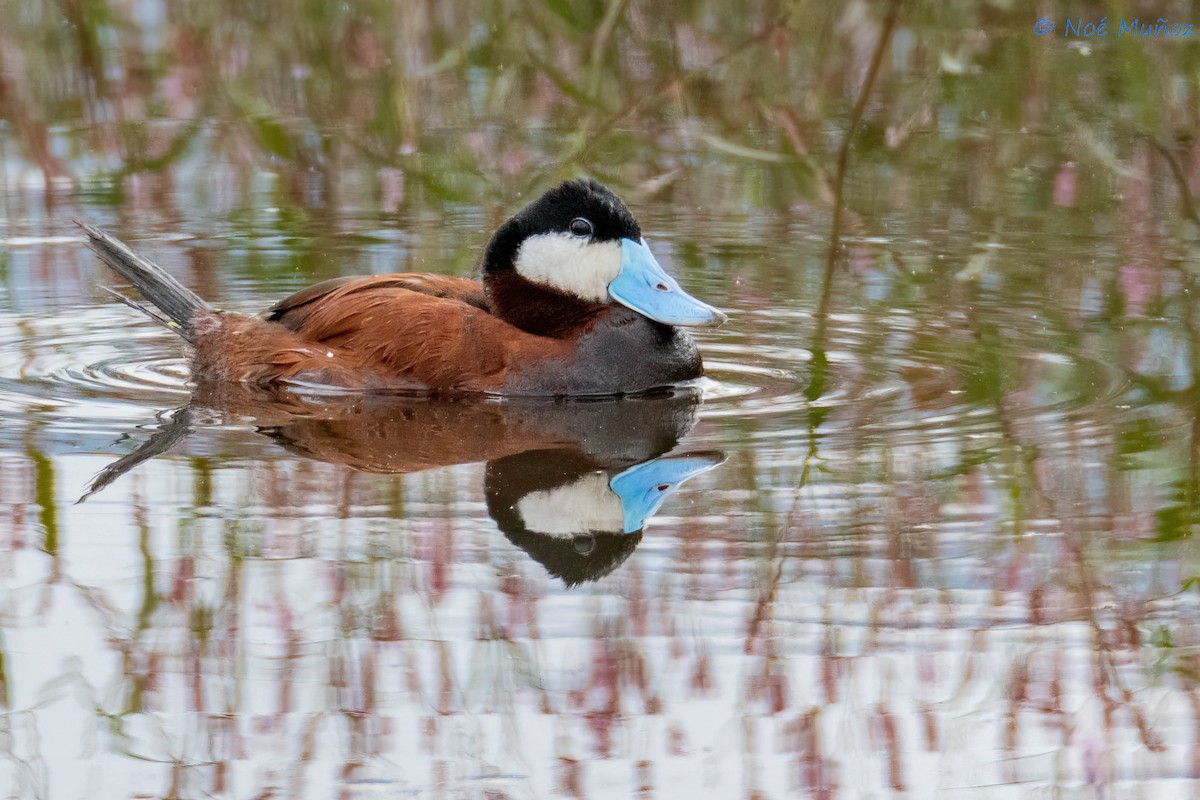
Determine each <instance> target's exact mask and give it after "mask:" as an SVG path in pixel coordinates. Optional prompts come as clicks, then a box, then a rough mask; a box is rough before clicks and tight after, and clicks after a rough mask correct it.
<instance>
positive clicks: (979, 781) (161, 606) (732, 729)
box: [0, 2, 1200, 798]
mask: <svg viewBox="0 0 1200 800" xmlns="http://www.w3.org/2000/svg"><path fill="white" fill-rule="evenodd" d="M68 5H71V4H68ZM737 5H738V12H739V13H737V14H733V13H732V12H731V11H728V9H727V8H726V5H721V7H720V9H718V6H717V4H712V3H704V2H701V3H694V4H679V5H678V6H668V5H666V4H658V3H649V4H644V5H643V4H639V3H632V4H629V5H628V7H623V6H621V4H617V5H616V6H613V8H614V9H616V11H614V12H612V14H611V15H606V14H605V13H603V8H604V7H602V6H599V5H597V6H596V7H595V8H593V7H592V6H591V5H587V4H570V3H551V2H547V3H545V4H544V7H543V6H524V5H523V6H521V7H520V8H516V7H513V8H510V7H509V6H508V4H505V3H493V2H451V3H429V4H415V5H412V6H411V8H410V7H409V6H403V7H402V6H396V7H392V6H386V7H385V6H379V7H376V6H375V5H368V6H363V7H362V8H357V9H351V8H349V7H346V8H341V7H339V8H338V9H334V8H333V7H329V8H326V7H325V5H324V4H316V5H314V6H312V7H310V8H305V9H304V10H303V12H302V13H294V14H274V16H273V15H272V14H273V12H278V11H280V9H275V8H274V4H272V3H267V4H265V5H264V4H255V5H254V6H253V7H252V8H251V7H247V9H235V8H233V7H229V8H221V9H217V8H216V7H213V8H211V9H210V8H209V7H208V6H200V5H195V6H193V5H192V4H183V5H182V6H179V7H178V8H176V7H175V6H171V7H170V8H168V7H167V6H166V5H161V6H160V5H158V4H155V3H139V4H136V7H127V6H122V5H119V4H118V5H106V4H103V3H82V4H78V5H77V6H76V5H71V10H70V12H69V13H66V14H65V16H66V18H67V19H66V21H64V19H63V14H64V12H62V11H61V10H60V9H59V8H58V7H46V8H43V7H41V6H40V5H35V4H25V3H16V2H9V3H8V4H5V5H0V10H2V12H3V13H4V14H6V15H8V18H9V19H10V21H13V25H12V26H8V25H5V26H0V28H3V32H0V50H3V51H4V53H5V54H6V55H5V59H6V60H5V61H4V66H3V69H2V70H0V78H2V79H3V88H4V89H5V92H4V93H0V119H2V120H4V122H3V124H2V126H0V165H2V166H0V182H2V186H3V195H2V196H3V201H2V202H3V204H2V205H0V211H2V213H0V423H2V424H0V541H2V542H3V545H2V546H0V587H3V591H0V626H2V629H3V634H2V638H0V706H2V713H0V724H2V725H3V728H4V735H3V737H0V749H2V750H3V754H4V755H5V757H6V758H5V759H4V760H3V761H0V764H2V766H0V786H2V787H4V788H5V790H6V791H7V793H8V794H9V795H11V796H16V797H53V798H59V797H64V798H65V797H83V796H113V797H159V796H161V797H212V796H236V797H314V798H317V797H321V798H324V797H333V796H341V797H355V798H357V797H481V798H485V797H486V798H497V797H531V798H533V797H627V796H638V795H641V796H646V797H680V796H683V797H748V798H767V797H785V796H812V797H880V796H889V795H893V794H896V795H899V794H903V795H905V796H916V797H935V796H938V797H940V796H948V797H1029V796H1043V795H1045V796H1049V795H1054V796H1067V797H1075V796H1080V797H1082V796H1087V797H1096V796H1142V795H1145V796H1154V797H1173V796H1177V797H1188V796H1191V795H1193V794H1194V793H1195V792H1196V791H1197V790H1198V789H1200V739H1197V734H1196V731H1197V730H1198V729H1200V694H1198V691H1200V690H1198V685H1197V679H1198V677H1200V671H1198V662H1197V657H1196V652H1197V651H1196V647H1197V646H1198V644H1200V628H1198V626H1197V611H1198V610H1200V609H1198V605H1200V598H1198V596H1197V590H1198V588H1200V552H1197V549H1196V544H1195V542H1194V540H1193V531H1194V529H1195V525H1196V521H1197V519H1198V514H1200V508H1198V504H1200V439H1198V433H1200V431H1198V429H1197V401H1198V400H1200V394H1197V391H1198V390H1197V380H1196V378H1197V376H1198V375H1200V351H1198V349H1197V347H1198V345H1200V338H1198V337H1200V321H1198V318H1197V307H1196V304H1197V302H1198V299H1200V295H1198V294H1197V291H1196V288H1197V287H1196V286H1195V285H1194V284H1195V280H1196V279H1195V275H1196V272H1197V266H1198V265H1197V262H1196V231H1197V229H1196V226H1195V212H1194V210H1192V205H1191V204H1192V203H1194V202H1195V201H1192V200H1191V199H1190V192H1189V190H1188V188H1187V187H1188V183H1189V181H1190V182H1191V185H1193V186H1195V185H1197V181H1200V176H1197V174H1196V165H1200V152H1197V150H1196V145H1195V142H1196V141H1200V140H1198V139H1197V137H1196V136H1195V125H1196V120H1195V114H1194V111H1195V107H1196V106H1195V102H1194V98H1195V93H1196V91H1197V88H1198V87H1197V78H1196V74H1197V73H1196V71H1195V53H1196V51H1195V46H1194V44H1191V43H1188V42H1185V43H1179V44H1170V43H1163V42H1157V41H1149V40H1147V41H1138V42H1133V43H1131V42H1129V41H1127V40H1126V39H1121V40H1119V41H1117V40H1115V39H1106V40H1104V41H1099V40H1096V41H1094V42H1091V43H1089V44H1088V45H1087V46H1086V47H1083V46H1080V45H1079V43H1072V42H1069V41H1066V40H1063V39H1062V38H1058V39H1054V38H1053V37H1051V38H1040V37H1035V36H1034V35H1033V34H1032V33H1031V32H1030V30H1029V28H1030V25H1031V24H1032V23H1033V21H1034V19H1033V17H1030V18H1029V19H1026V16H1027V15H1026V14H1025V13H1024V12H1022V11H1020V10H1016V9H1007V8H1004V7H1002V6H1001V5H999V4H998V5H991V4H980V5H978V6H974V5H971V4H965V3H964V4H952V5H953V6H954V8H952V9H944V8H942V7H941V5H940V4H932V3H931V4H922V3H912V4H908V6H906V9H905V11H904V13H903V14H902V16H901V18H900V21H899V23H898V25H897V28H896V31H895V33H894V35H893V38H892V41H891V45H890V47H889V48H888V50H887V55H886V57H885V58H884V60H883V62H882V67H881V70H880V73H879V77H878V79H877V81H876V84H875V87H874V88H873V90H872V92H871V95H870V100H871V101H870V102H869V103H868V104H867V106H866V108H865V112H864V117H863V127H862V130H861V131H860V132H859V134H858V136H857V138H856V139H855V147H854V148H853V149H852V150H851V157H850V160H849V165H850V166H849V171H848V173H847V179H846V185H845V192H844V197H842V200H843V202H844V205H845V209H846V210H845V213H844V215H843V220H842V222H841V224H840V226H839V227H840V230H839V232H838V233H839V240H840V246H839V247H838V248H837V249H836V250H835V258H834V260H833V261H832V265H831V262H830V259H829V255H830V242H831V240H832V237H833V229H832V226H833V222H834V220H833V213H832V212H833V207H834V205H835V204H836V202H837V198H836V194H837V192H836V182H835V180H834V175H835V168H834V165H835V163H836V158H837V148H838V147H839V145H840V142H841V141H842V136H843V134H844V133H845V131H846V130H847V129H848V127H849V120H850V118H851V115H852V107H853V105H854V101H855V100H856V98H857V92H858V91H859V88H860V87H861V85H862V78H863V75H864V73H865V72H866V70H867V66H868V64H869V61H870V58H871V55H872V52H873V49H874V46H875V43H876V41H877V39H878V35H879V32H880V30H881V27H882V25H883V9H879V8H875V7H874V6H868V5H866V4H849V5H846V6H845V7H842V6H841V5H840V4H838V5H836V6H828V7H827V6H826V4H819V3H814V4H800V5H799V6H797V7H795V8H794V9H792V10H791V11H790V12H778V13H777V11H776V10H775V9H773V8H772V7H768V6H767V5H763V6H759V5H757V4H751V3H746V4H737ZM831 9H832V10H831ZM598 10H599V11H598ZM593 12H596V13H593ZM1064 13H1065V12H1064ZM260 16H261V18H260ZM463 19H470V20H474V21H475V23H474V24H472V25H468V26H465V27H464V25H463V24H462V20H463ZM1063 19H1065V17H1064V18H1063ZM272 20H274V21H272ZM1062 21H1063V20H1062V19H1060V20H1059V22H1060V28H1061V23H1062ZM548 42H557V43H559V45H560V46H558V47H551V46H550V45H548V44H547V43H548ZM835 44H836V45H837V46H836V47H834V45H835ZM17 60H22V65H21V66H18V65H17ZM582 173H586V174H592V175H596V176H598V177H600V178H602V179H604V180H606V181H607V182H609V183H610V184H611V185H612V186H613V187H614V188H615V189H616V190H617V191H618V192H619V193H621V194H622V195H623V196H624V197H625V198H626V199H627V201H628V202H629V204H630V206H631V207H632V208H633V210H634V213H635V214H636V215H637V216H638V218H639V219H640V221H641V223H642V227H643V229H644V230H645V232H646V237H647V239H648V241H649V242H650V244H651V246H652V247H653V249H654V251H655V253H656V255H657V256H658V258H659V260H660V261H661V262H662V263H663V264H664V265H665V266H666V267H667V268H668V269H669V270H671V271H672V272H673V273H674V274H675V275H677V276H678V277H679V278H680V281H681V283H682V284H683V285H684V286H685V287H686V288H687V289H688V290H689V291H691V292H692V293H694V294H695V295H697V296H698V297H701V298H703V299H705V300H706V301H708V302H711V303H713V304H715V305H717V306H719V307H721V308H723V309H727V310H729V311H730V313H731V315H732V319H731V321H730V323H728V324H727V325H726V326H725V327H723V328H721V329H719V330H715V331H703V332H701V333H699V334H698V338H699V341H700V347H701V350H702V352H703V354H704V358H705V363H706V365H707V368H708V378H707V379H705V380H704V381H702V382H701V383H700V384H699V385H698V386H696V387H692V389H691V390H690V391H688V392H680V393H677V394H676V395H674V396H671V397H658V398H647V399H644V400H638V401H636V402H625V403H614V402H605V403H588V404H574V405H573V404H561V403H559V404H555V403H549V404H537V403H534V404H520V403H517V404H514V403H503V402H488V403H431V402H429V401H426V400H421V399H419V398H361V397H330V396H325V395H320V394H318V393H312V392H303V391H302V392H297V393H295V394H294V395H293V396H291V397H287V398H279V397H276V398H272V399H270V400H267V399H264V398H263V397H261V396H255V395H252V394H249V393H240V392H223V391H220V390H212V389H211V388H206V387H195V386H193V385H192V384H191V383H190V376H189V371H188V367H187V361H186V357H185V354H184V353H183V351H182V349H181V347H180V343H179V341H178V340H177V339H175V338H174V337H173V335H172V334H171V333H170V332H169V331H165V330H162V329H160V328H158V327H156V326H155V325H154V324H153V323H151V322H150V321H148V320H146V319H143V318H140V317H139V316H138V315H137V314H136V313H135V312H134V311H132V310H130V309H128V308H126V307H124V306H121V305H119V304H117V303H115V302H113V301H112V299H111V298H110V297H109V296H108V295H107V294H105V293H104V292H103V291H101V290H100V289H99V288H98V286H99V285H101V284H115V283H116V280H115V279H114V278H112V277H111V276H110V275H108V274H106V273H105V270H104V268H103V266H102V265H101V264H100V263H99V262H98V261H96V260H95V259H94V258H93V257H92V256H91V255H90V254H88V253H87V252H86V250H85V249H84V247H83V246H82V237H81V236H80V235H79V233H78V231H77V229H76V228H75V227H74V226H73V225H72V223H71V220H72V219H73V218H83V219H87V220H89V221H92V222H94V223H96V224H98V225H101V226H103V227H106V228H108V229H110V230H112V231H113V232H114V233H115V234H117V235H119V236H121V237H122V238H125V239H127V240H128V241H130V242H131V243H133V244H134V245H135V246H136V247H137V248H138V249H139V250H141V251H142V252H144V253H145V254H146V255H148V256H150V257H152V258H153V259H155V260H156V261H158V262H159V263H161V264H163V265H164V266H166V267H167V268H169V269H170V270H171V271H172V272H173V273H174V274H176V275H177V276H179V277H180V279H181V280H183V281H185V282H186V283H187V284H188V285H190V286H192V287H193V288H195V289H196V290H197V291H198V292H200V293H201V294H202V295H203V296H205V297H206V298H207V299H209V300H210V301H212V302H213V303H214V304H216V305H219V306H221V307H223V308H229V309H233V310H240V311H257V310H260V309H262V308H264V307H266V306H268V305H270V304H271V303H272V302H274V301H275V300H276V299H278V298H280V297H282V296H285V295H286V294H288V293H290V292H292V291H295V290H296V289H298V288H301V287H303V286H305V285H308V284H310V283H312V282H315V281H318V280H322V279H325V278H329V277H334V276H337V275H344V274H345V275H349V274H361V273H370V272H375V273H379V272H390V271H399V270H420V271H432V272H438V273H444V274H455V275H466V274H470V273H471V271H472V270H473V269H474V268H475V267H476V266H477V260H478V256H479V253H480V251H481V249H482V247H483V246H484V244H485V243H486V241H487V237H488V236H489V234H490V232H491V231H492V230H493V229H494V228H495V226H496V225H497V224H499V222H501V221H502V220H503V219H504V217H505V215H507V214H509V213H512V212H513V211H514V210H516V209H517V208H519V207H520V205H521V204H522V203H523V202H525V201H527V200H528V199H529V198H530V197H531V196H534V195H536V194H537V193H538V192H540V191H541V190H543V189H544V188H546V187H548V186H550V185H552V184H553V183H554V182H555V181H557V180H559V179H561V178H563V177H567V176H571V175H576V174H582ZM134 453H140V455H139V456H131V454H134ZM141 456H147V457H146V458H145V460H138V459H140V458H141ZM122 458H125V459H126V461H124V462H119V461H118V460H119V459H122ZM131 461H137V463H132V464H131ZM114 462H118V463H119V464H120V466H121V467H122V468H124V467H129V469H128V471H123V472H121V474H116V472H115V471H114V472H109V473H105V472H102V470H104V469H105V468H106V467H108V466H109V465H111V464H113V463H114ZM98 474H99V475H102V476H104V479H105V481H106V485H105V486H104V487H103V488H102V489H101V490H100V491H98V492H96V493H95V494H94V495H92V496H91V497H89V498H88V499H87V500H86V502H83V503H79V504H77V503H76V501H77V500H78V499H79V498H80V497H81V496H83V495H84V494H85V492H87V490H88V487H89V485H90V484H91V482H92V480H93V478H94V477H95V476H97V475H98ZM622 476H624V477H623V478H622ZM108 479H111V481H109V480H108ZM619 481H623V482H619ZM630 484H636V485H637V486H639V487H643V488H646V487H650V488H653V489H655V490H658V487H660V486H663V487H666V488H665V489H662V490H661V494H662V497H657V496H655V497H652V498H649V499H643V500H642V501H640V502H641V503H642V505H641V506H639V508H640V509H641V512H645V514H643V515H640V516H639V514H640V513H641V512H637V513H634V512H631V511H630V510H629V509H630V505H629V503H628V502H626V503H625V505H624V506H623V505H622V503H621V502H616V503H615V504H614V500H613V495H612V494H611V487H613V486H614V485H618V486H629V485H630ZM606 492H607V493H606ZM629 496H630V497H631V496H632V491H631V493H630V495H629ZM513 508H517V509H519V510H520V514H518V515H516V516H515V517H514V515H513V514H512V513H511V512H512V509H513ZM630 514H632V517H631V516H630ZM631 519H632V523H631ZM535 522H536V523H537V524H534V523H535ZM638 522H644V525H643V526H642V529H641V530H640V532H636V531H635V532H630V531H628V530H626V528H628V527H630V526H631V524H636V523H638ZM578 528H588V529H589V530H590V531H592V532H591V533H588V534H586V535H584V534H582V533H581V532H580V531H579V530H576V529H578Z"/></svg>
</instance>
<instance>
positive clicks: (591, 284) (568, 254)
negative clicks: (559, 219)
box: [514, 233, 621, 303]
mask: <svg viewBox="0 0 1200 800" xmlns="http://www.w3.org/2000/svg"><path fill="white" fill-rule="evenodd" d="M514 266H515V267H516V269H517V274H518V275H521V276H522V277H524V278H528V279H529V280H531V281H533V282H535V283H540V284H543V285H545V286H553V287H554V288H556V289H561V290H562V291H564V292H569V293H570V294H573V295H575V296H576V297H579V298H582V299H584V300H592V301H594V302H597V303H606V302H608V285H609V284H610V283H612V281H613V279H614V278H616V277H617V273H619V272H620V271H621V243H620V242H592V241H589V240H587V239H581V238H579V237H578V236H572V235H570V234H569V233H539V234H538V235H536V236H530V237H529V238H528V239H526V240H525V241H524V242H522V243H521V249H520V250H518V251H517V257H516V259H515V263H514Z"/></svg>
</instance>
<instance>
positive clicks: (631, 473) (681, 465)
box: [608, 452, 725, 533]
mask: <svg viewBox="0 0 1200 800" xmlns="http://www.w3.org/2000/svg"><path fill="white" fill-rule="evenodd" d="M724 460H725V456H724V455H723V454H721V453H716V452H712V453H684V454H681V455H677V456H662V457H661V458H656V459H653V460H651V461H644V462H642V463H641V464H637V465H635V466H632V467H630V468H629V469H627V470H625V471H624V472H622V473H621V474H620V475H617V476H615V477H613V479H612V480H610V481H609V482H608V488H609V489H612V490H613V491H614V492H615V493H616V494H617V496H618V497H620V498H621V508H622V510H623V511H624V516H625V532H626V533H635V532H637V531H640V530H641V529H642V528H644V527H645V526H646V520H647V519H649V518H650V516H651V515H653V514H654V512H655V511H658V508H659V506H661V505H662V504H663V500H666V499H667V495H669V494H670V493H671V492H673V491H675V489H676V488H678V487H679V484H681V483H683V482H684V481H686V480H687V479H688V478H694V477H695V476H697V475H699V474H700V473H701V472H707V471H708V470H710V469H712V468H713V467H715V466H717V465H718V464H720V463H721V462H722V461H724Z"/></svg>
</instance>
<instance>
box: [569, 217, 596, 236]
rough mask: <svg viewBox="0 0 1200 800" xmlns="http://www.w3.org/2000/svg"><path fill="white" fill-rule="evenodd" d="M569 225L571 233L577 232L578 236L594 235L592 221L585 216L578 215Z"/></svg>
mask: <svg viewBox="0 0 1200 800" xmlns="http://www.w3.org/2000/svg"><path fill="white" fill-rule="evenodd" d="M567 227H568V228H569V229H570V231H571V233H573V234H575V235H576V236H591V235H592V223H590V222H588V221H587V220H586V219H584V218H583V217H576V218H575V219H573V220H571V224H570V225H569V226H567Z"/></svg>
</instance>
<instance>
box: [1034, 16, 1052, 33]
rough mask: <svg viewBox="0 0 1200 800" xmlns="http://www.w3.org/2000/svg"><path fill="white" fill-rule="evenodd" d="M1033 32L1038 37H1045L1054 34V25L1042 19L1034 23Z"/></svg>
mask: <svg viewBox="0 0 1200 800" xmlns="http://www.w3.org/2000/svg"><path fill="white" fill-rule="evenodd" d="M1033 32H1034V33H1035V34H1036V35H1038V36H1044V35H1045V34H1047V33H1053V32H1054V23H1053V22H1051V21H1050V20H1048V19H1046V18H1045V17H1042V18H1041V19H1039V20H1038V21H1037V22H1035V23H1033Z"/></svg>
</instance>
